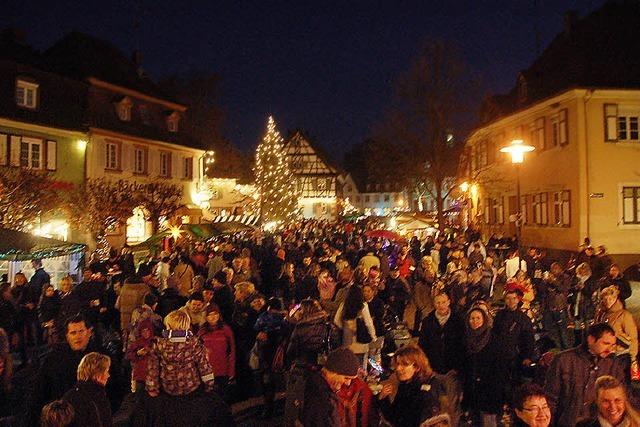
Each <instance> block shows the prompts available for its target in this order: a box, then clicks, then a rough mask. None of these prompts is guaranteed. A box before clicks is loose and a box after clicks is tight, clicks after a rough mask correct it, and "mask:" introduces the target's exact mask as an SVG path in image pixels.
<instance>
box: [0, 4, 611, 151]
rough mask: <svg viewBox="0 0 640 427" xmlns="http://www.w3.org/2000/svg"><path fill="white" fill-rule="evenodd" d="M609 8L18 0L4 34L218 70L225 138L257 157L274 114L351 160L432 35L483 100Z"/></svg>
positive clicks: (160, 73) (165, 70) (157, 74)
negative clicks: (470, 76) (89, 43)
mask: <svg viewBox="0 0 640 427" xmlns="http://www.w3.org/2000/svg"><path fill="white" fill-rule="evenodd" d="M7 3H8V4H7ZM602 3H604V0H499V1H498V0H496V1H488V0H466V1H463V0H448V1H446V0H438V1H434V0H422V1H386V2H377V1H350V0H346V1H345V0H342V1H337V2H333V1H324V0H323V1H315V2H311V1H300V0H298V1H267V0H262V1H242V0H229V1H213V0H203V1H195V0H185V1H165V0H156V1H151V0H136V1H133V0H117V1H110V2H109V1H106V2H99V1H93V0H84V1H77V0H76V1H72V0H56V1H55V2H51V1H46V2H44V1H42V2H38V1H25V0H9V1H8V2H7V1H5V6H4V7H3V11H2V16H0V27H2V28H5V27H9V26H12V27H18V28H21V29H23V30H25V31H26V32H27V40H28V42H29V43H30V44H32V45H33V46H34V47H36V48H39V49H45V48H47V47H49V46H50V45H51V44H53V43H54V42H55V41H56V40H58V39H59V38H61V37H62V36H63V35H64V34H65V33H66V32H69V31H71V30H78V31H82V32H85V33H89V34H91V35H93V36H96V37H99V38H102V39H105V40H108V41H110V42H112V43H113V44H115V45H116V46H117V47H119V48H120V49H121V50H123V51H124V52H125V53H126V54H127V55H129V54H130V53H131V52H132V51H133V50H135V49H140V50H141V51H142V52H143V55H144V68H145V70H146V71H147V72H148V73H149V74H150V75H151V77H152V78H154V79H160V78H163V77H166V76H169V75H171V74H174V73H188V72H190V71H193V70H197V71H206V72H214V73H217V74H218V75H219V76H220V78H221V96H220V105H221V107H222V108H223V109H224V110H225V111H226V113H227V119H226V122H225V134H226V135H227V136H228V137H229V139H230V140H231V141H232V142H233V143H234V144H236V145H237V146H238V147H239V148H241V149H243V150H245V151H247V150H250V149H252V148H253V147H254V146H255V145H256V144H257V142H258V141H259V139H260V138H261V135H262V133H263V131H264V129H265V127H266V118H267V116H268V115H269V114H273V115H274V116H275V119H276V122H277V123H278V126H279V128H280V131H281V132H282V133H284V134H286V132H287V130H289V129H294V128H302V129H305V130H306V131H307V132H308V133H309V135H310V136H311V137H312V138H313V139H314V140H315V141H317V142H318V143H320V144H322V145H323V146H324V147H325V149H326V150H327V151H328V152H329V153H330V154H331V155H332V156H333V157H334V158H335V159H336V160H341V159H342V154H343V152H344V150H345V147H348V146H349V145H350V144H353V143H354V142H356V141H360V140H362V139H364V138H366V137H367V136H369V135H370V132H371V129H372V125H374V124H375V123H376V122H377V121H380V120H381V119H382V118H383V117H384V112H385V110H386V108H387V106H388V104H389V101H390V99H391V94H392V84H393V81H394V80H395V79H396V77H397V76H398V75H399V73H401V72H403V71H404V70H406V69H407V68H408V67H409V63H410V60H411V58H412V57H413V56H414V55H415V54H416V53H417V51H418V48H419V46H420V45H421V44H422V42H423V41H424V40H425V38H426V37H442V38H446V39H449V40H452V41H453V42H455V43H457V44H458V45H459V47H460V50H461V52H462V54H463V56H464V59H465V60H466V61H467V62H468V63H469V65H470V66H471V68H472V69H473V70H474V72H477V73H478V74H479V75H480V76H481V79H482V87H483V92H485V93H495V92H506V91H508V90H509V89H510V88H511V87H512V86H513V84H514V82H515V79H516V76H517V73H518V71H520V70H522V69H524V68H527V67H528V66H529V65H530V64H531V62H532V61H533V60H534V58H535V57H536V37H535V34H536V31H535V29H536V22H537V27H538V29H539V34H540V40H541V46H542V48H543V49H544V47H545V46H546V45H547V44H548V43H549V42H550V41H551V40H552V39H553V37H554V36H555V35H556V34H557V33H558V32H560V31H561V30H562V28H563V17H564V12H565V11H567V10H569V9H576V10H578V11H579V13H580V16H581V17H582V16H584V15H585V14H586V13H587V12H589V11H591V10H593V9H594V8H597V7H598V6H600V5H601V4H602ZM536 4H537V6H536ZM137 20H138V21H139V22H140V25H139V26H138V28H137V29H136V26H135V22H136V21H137ZM479 101H480V100H476V99H470V102H472V103H474V104H479Z"/></svg>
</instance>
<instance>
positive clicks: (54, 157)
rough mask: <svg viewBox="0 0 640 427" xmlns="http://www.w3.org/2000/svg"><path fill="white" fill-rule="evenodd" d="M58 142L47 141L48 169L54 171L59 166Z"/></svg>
mask: <svg viewBox="0 0 640 427" xmlns="http://www.w3.org/2000/svg"><path fill="white" fill-rule="evenodd" d="M57 148H58V143H57V142H56V141H47V151H46V153H47V170H48V171H54V170H56V169H57V166H58V153H57Z"/></svg>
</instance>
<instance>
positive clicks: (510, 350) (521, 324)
mask: <svg viewBox="0 0 640 427" xmlns="http://www.w3.org/2000/svg"><path fill="white" fill-rule="evenodd" d="M493 333H494V334H495V335H496V336H497V338H498V341H499V342H501V343H502V346H503V348H504V350H505V356H506V358H507V359H508V360H509V361H511V362H513V361H515V360H518V361H519V362H522V361H523V360H525V359H532V358H533V351H534V343H535V340H534V337H533V326H532V324H531V320H530V319H529V317H528V316H527V315H526V314H524V313H523V312H522V311H520V310H517V309H516V310H514V311H511V310H509V309H508V308H505V309H503V310H500V311H499V312H498V314H497V315H496V318H495V319H494V321H493Z"/></svg>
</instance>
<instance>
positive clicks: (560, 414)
mask: <svg viewBox="0 0 640 427" xmlns="http://www.w3.org/2000/svg"><path fill="white" fill-rule="evenodd" d="M615 346H616V336H615V331H614V330H613V328H611V326H609V325H607V324H606V323H596V324H593V325H591V326H590V327H589V329H588V331H587V339H586V342H584V343H583V344H581V345H580V346H578V347H574V348H572V349H569V350H566V351H563V352H561V353H559V354H557V355H556V356H555V357H554V358H553V361H552V362H551V366H550V367H549V369H548V370H547V373H546V380H545V385H544V390H545V392H546V394H547V398H548V400H549V406H551V413H552V414H553V417H554V419H555V421H554V422H555V425H557V426H572V425H575V423H576V422H577V421H578V420H580V419H582V418H584V417H588V416H589V415H590V409H591V405H592V404H593V403H594V401H595V397H596V393H595V387H596V379H597V378H598V377H599V376H601V375H611V376H613V377H615V378H617V379H618V380H620V381H621V382H623V384H627V380H626V378H627V376H628V371H626V370H625V366H624V363H622V361H621V360H620V359H619V358H617V357H615V355H614V351H615Z"/></svg>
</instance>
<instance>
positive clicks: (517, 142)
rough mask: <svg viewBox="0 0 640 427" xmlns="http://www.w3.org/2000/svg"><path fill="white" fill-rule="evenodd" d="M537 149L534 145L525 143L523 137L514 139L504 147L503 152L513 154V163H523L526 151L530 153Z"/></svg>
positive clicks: (501, 150)
mask: <svg viewBox="0 0 640 427" xmlns="http://www.w3.org/2000/svg"><path fill="white" fill-rule="evenodd" d="M533 150H535V147H534V146H533V145H528V144H525V143H524V141H523V140H521V139H514V140H513V141H511V144H510V145H507V146H506V147H502V148H501V149H500V152H501V153H509V154H511V163H522V162H523V161H524V153H529V152H531V151H533Z"/></svg>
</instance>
